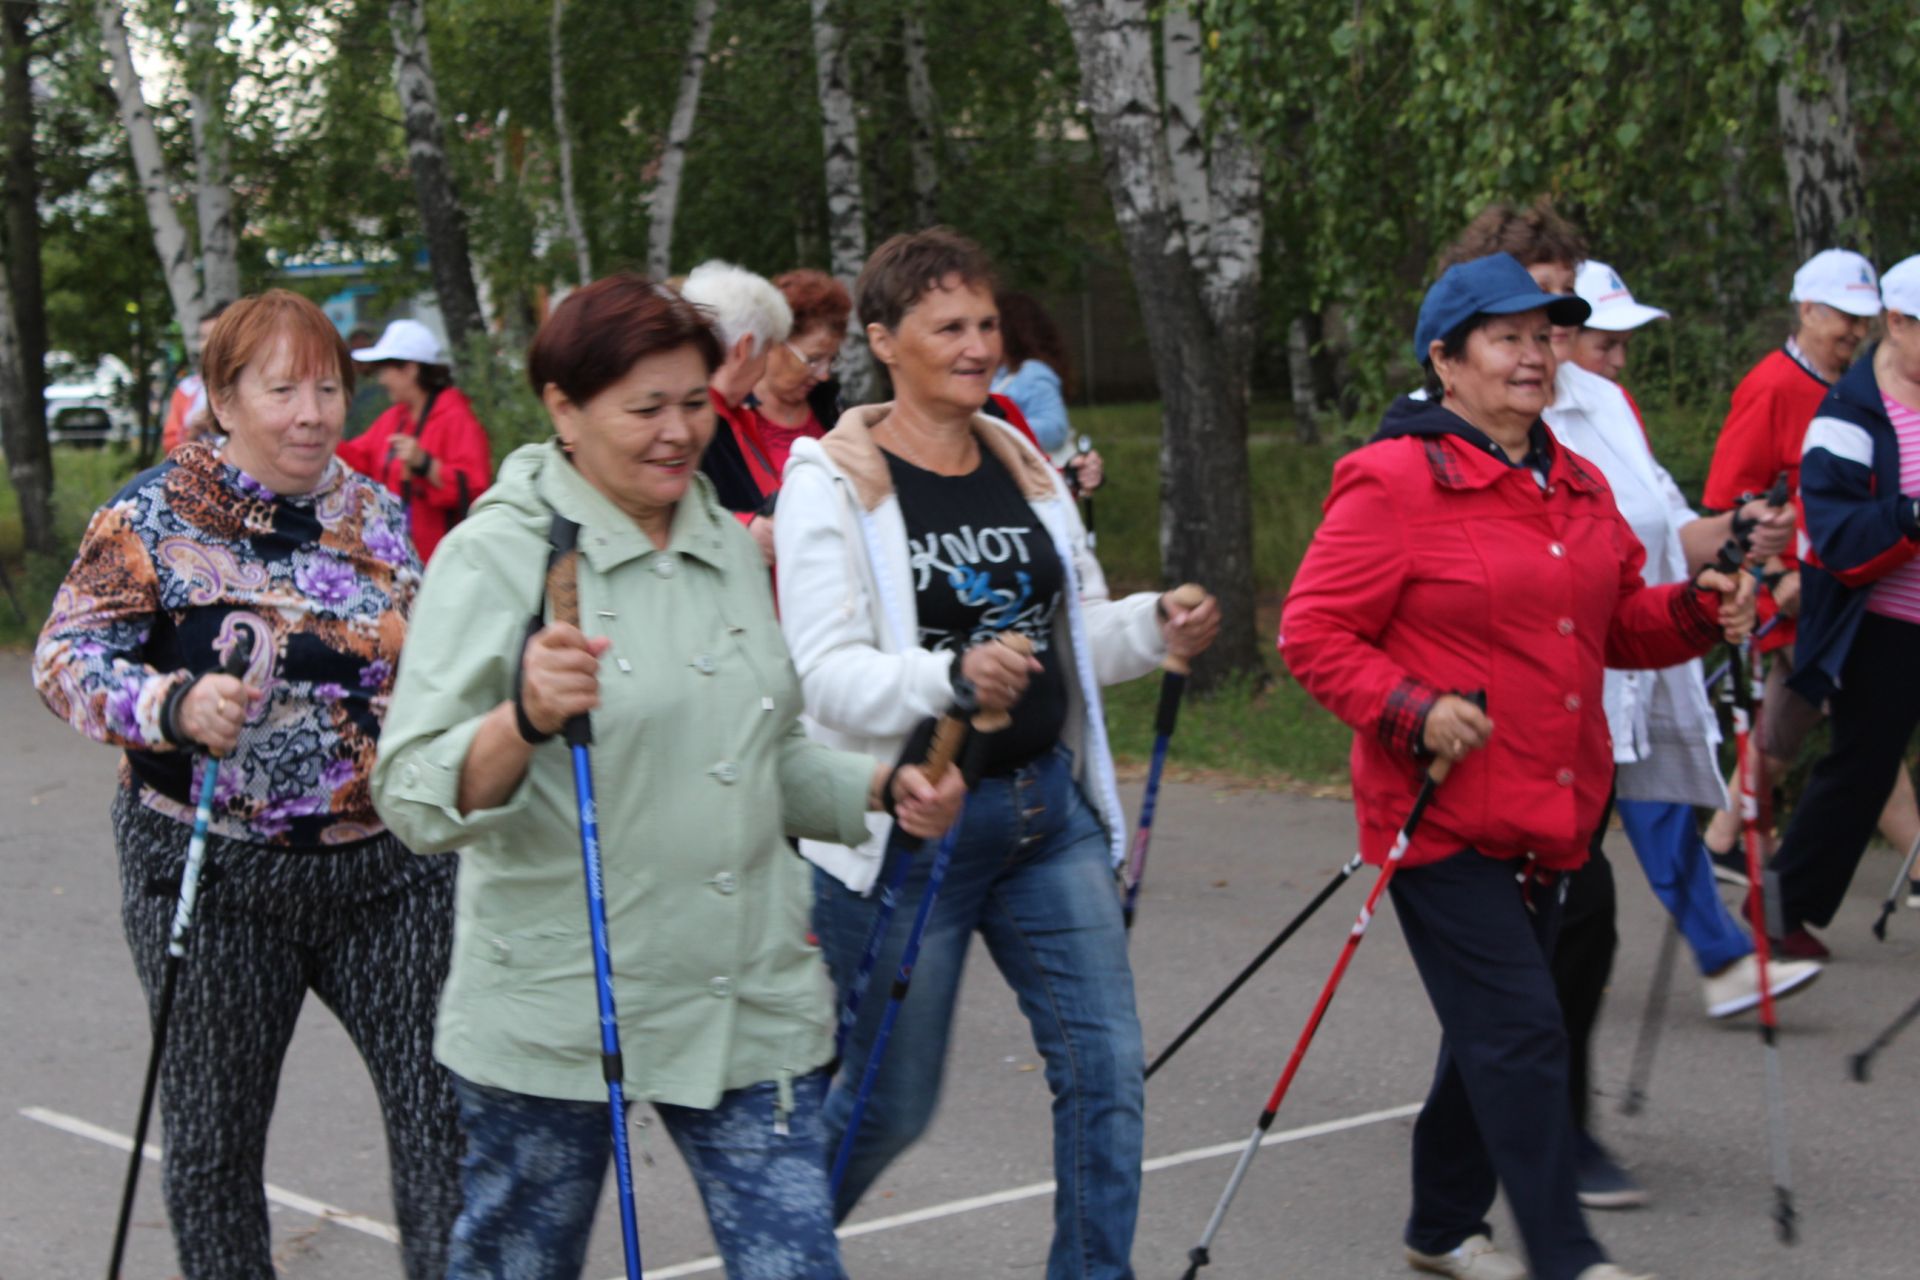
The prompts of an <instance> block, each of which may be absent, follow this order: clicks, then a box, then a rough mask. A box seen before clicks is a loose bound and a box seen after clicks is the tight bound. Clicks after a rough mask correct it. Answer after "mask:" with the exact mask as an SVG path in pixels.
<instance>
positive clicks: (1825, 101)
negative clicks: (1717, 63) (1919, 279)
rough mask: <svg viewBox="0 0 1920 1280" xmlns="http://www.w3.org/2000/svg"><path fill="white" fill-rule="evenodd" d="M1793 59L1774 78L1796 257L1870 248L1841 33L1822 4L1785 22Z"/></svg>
mask: <svg viewBox="0 0 1920 1280" xmlns="http://www.w3.org/2000/svg"><path fill="white" fill-rule="evenodd" d="M1791 21H1792V22H1793V24H1794V27H1795V29H1796V30H1795V36H1796V40H1797V43H1798V45H1799V50H1800V56H1799V57H1798V58H1796V59H1794V60H1793V62H1794V65H1793V66H1790V67H1789V68H1788V70H1787V71H1786V72H1785V73H1784V74H1783V75H1782V76H1781V79H1780V85H1779V89H1778V94H1779V102H1780V148H1781V151H1782V153H1783V155H1784V158H1785V160H1786V165H1787V195H1788V199H1789V200H1790V201H1791V203H1792V205H1793V238H1794V244H1795V246H1796V248H1797V249H1798V250H1799V254H1800V257H1801V258H1803V259H1804V258H1808V257H1811V256H1813V255H1814V254H1815V253H1818V252H1819V251H1820V250H1822V249H1829V248H1833V247H1836V246H1843V247H1850V248H1857V249H1859V250H1861V251H1862V252H1867V251H1869V250H1870V248H1871V241H1870V239H1869V237H1868V227H1867V199H1866V188H1865V184H1864V183H1863V182H1862V180H1861V177H1860V151H1859V148H1858V146H1857V145H1856V144H1855V141H1854V130H1853V109H1852V107H1851V106H1850V105H1849V103H1848V100H1847V63H1846V30H1845V28H1844V27H1843V26H1842V25H1841V22H1840V19H1839V18H1837V17H1834V16H1832V11H1831V10H1828V9H1827V8H1826V7H1825V6H1822V5H1807V6H1805V7H1804V8H1801V9H1800V10H1798V11H1797V12H1796V13H1795V14H1793V15H1792V18H1791Z"/></svg>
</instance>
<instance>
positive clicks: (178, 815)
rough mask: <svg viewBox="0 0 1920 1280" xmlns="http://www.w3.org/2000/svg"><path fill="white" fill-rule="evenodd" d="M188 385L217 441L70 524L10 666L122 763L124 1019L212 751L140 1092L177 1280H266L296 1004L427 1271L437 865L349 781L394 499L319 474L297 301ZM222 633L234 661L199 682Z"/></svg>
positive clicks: (440, 875) (155, 971)
mask: <svg viewBox="0 0 1920 1280" xmlns="http://www.w3.org/2000/svg"><path fill="white" fill-rule="evenodd" d="M203 367H204V373H205V378H206V383H207V390H208V393H209V398H210V403H211V406H212V409H213V412H214V414H215V415H216V417H217V418H218V419H219V425H220V429H221V433H222V434H224V435H225V436H226V443H225V445H224V446H216V445H214V444H212V443H209V442H206V441H199V442H195V443H192V444H189V445H187V446H185V447H183V448H181V449H179V450H176V451H175V452H174V453H173V455H172V457H171V458H170V459H169V460H168V461H167V462H166V463H165V464H164V465H162V466H160V467H158V468H156V469H154V470H152V471H149V472H147V473H145V474H144V475H141V476H139V477H137V478H135V479H134V480H133V482H132V483H130V484H129V485H128V486H127V487H126V488H125V489H124V490H122V491H121V492H120V493H119V495H118V496H116V497H115V498H114V499H113V500H112V501H111V502H109V503H108V504H107V505H106V506H104V507H102V508H101V509H100V510H99V511H98V512H97V513H95V515H94V517H93V522H92V524H91V525H90V526H89V527H88V529H87V534H86V538H85V540H84V541H83V542H82V544H81V547H80V554H79V557H78V558H77V559H76V560H75V561H74V565H73V568H72V569H71V570H69V571H68V574H67V579H66V582H65V583H64V584H63V585H62V586H61V588H60V592H59V595H58V597H57V598H56V600H55V603H54V609H53V614H52V616H51V617H50V618H49V619H48V621H47V625H46V629H45V630H44V631H42V632H41V635H40V642H39V646H38V648H37V649H36V650H35V652H34V682H35V684H36V685H38V687H39V689H40V695H41V697H42V698H44V699H45V700H46V703H47V706H48V707H49V708H51V709H52V710H53V712H54V713H55V714H56V715H58V716H60V717H61V718H62V719H64V720H66V721H67V722H68V723H70V724H72V725H73V727H74V728H76V729H78V730H79V731H80V732H82V733H84V734H86V735H87V736H88V737H90V738H94V739H97V740H99V741H101V742H105V743H110V744H112V745H114V746H117V747H121V748H123V749H124V752H125V754H124V756H123V760H122V767H121V773H120V776H121V786H120V791H119V794H118V796H117V797H116V798H115V800H114V804H113V824H114V835H115V838H116V840H117V842H118V845H119V852H120V880H121V895H122V898H121V916H122V919H123V921H124V923H125V927H126V933H127V942H128V945H129V947H130V948H131V949H132V951H133V960H134V967H135V969H136V970H137V971H138V973H139V976H140V981H141V985H142V986H143V987H144V988H145V989H146V992H147V997H148V999H149V1000H150V1001H152V1000H154V999H155V998H156V993H157V990H158V985H159V982H158V979H159V976H160V973H161V969H162V965H163V957H164V955H165V952H166V944H167V932H168V924H169V920H170V917H171V915H172V911H173V906H174V897H175V895H176V893H177V892H178V886H179V881H180V873H181V867H182V864H183V862H184V860H185V852H186V847H187V842H188V838H189V834H190V831H191V827H192V823H193V810H194V804H193V800H192V797H193V795H194V794H195V792H196V790H197V786H198V774H199V772H200V770H202V769H204V768H206V767H208V763H209V756H220V757H222V758H223V760H222V767H221V769H220V773H219V778H218V781H217V783H216V787H217V793H216V799H215V802H214V807H213V820H212V823H211V827H210V830H209V839H208V845H207V870H206V872H205V873H204V877H203V879H202V881H201V886H202V887H201V894H200V907H199V916H200V920H199V924H198V927H197V928H196V930H195V936H194V939H193V953H192V955H191V956H190V957H189V958H188V960H187V963H186V964H185V965H184V966H183V968H182V973H181V977H180V980H179V987H178V990H177V992H176V998H175V1002H174V1006H173V1011H172V1026H171V1029H170V1030H171V1035H170V1041H169V1044H168V1046H167V1047H168V1053H167V1055H166V1058H165V1065H164V1067H163V1070H162V1075H161V1090H160V1108H161V1117H162V1120H163V1122H164V1124H165V1130H166V1141H165V1147H166V1161H165V1177H164V1182H165V1190H166V1199H167V1209H168V1214H169V1216H170V1217H171V1219H172V1223H173V1231H174V1240H175V1244H176V1246H177V1248H178V1252H179V1258H180V1267H181V1271H182V1272H183V1273H184V1274H185V1275H186V1276H187V1277H188V1280H207V1278H209V1277H236V1278H238V1277H247V1278H248V1280H251V1278H252V1277H257V1276H262V1275H271V1274H273V1270H274V1265H273V1258H272V1250H271V1248H270V1245H269V1238H268V1226H267V1206H266V1200H265V1197H264V1194H263V1192H262V1189H261V1173H262V1163H263V1159H264V1156H265V1152H266V1137H267V1122H268V1119H269V1118H270V1116H271V1115H272V1112H273V1102H274V1093H275V1090H276V1088H277V1085H278V1082H279V1077H280V1064H281V1060H282V1058H283V1056H284V1055H285V1053H286V1048H287V1043H288V1040H289V1039H290V1038H291V1036H292V1034H293V1027H294V1021H295V1019H296V1018H297V1017H298V1015H299V1012H300V1005H301V1003H302V1002H303V1001H304V1000H305V998H306V994H307V992H308V991H309V990H311V991H313V992H314V993H315V994H316V995H318V996H319V997H320V999H321V1000H322V1001H323V1002H325V1003H326V1005H327V1006H328V1007H329V1008H330V1009H332V1010H333V1012H334V1014H335V1015H336V1016H337V1017H338V1018H339V1019H340V1021H341V1022H342V1023H343V1024H344V1025H345V1026H346V1029H347V1032H348V1034H349V1035H351V1036H352V1037H353V1041H354V1044H355V1045H356V1046H357V1047H358V1048H359V1050H360V1053H361V1056H362V1057H363V1058H364V1059H365V1060H366V1063H367V1068H368V1070H369V1072H370V1073H371V1074H372V1076H373V1083H374V1088H375V1090H376V1092H377V1093H378V1095H379V1098H380V1105H381V1110H382V1112H383V1113H384V1115H385V1117H386V1125H387V1140H388V1148H389V1152H390V1158H391V1165H392V1174H393V1197H394V1207H395V1209H396V1212H397V1215H398V1222H399V1226H400V1238H401V1253H402V1256H403V1259H404V1261H405V1265H406V1272H407V1275H408V1276H409V1277H411V1278H412V1280H425V1278H426V1277H438V1276H440V1275H441V1274H442V1273H443V1272H444V1270H445V1267H446V1246H447V1236H448V1232H449V1231H450V1229H451V1227H452V1224H453V1221H454V1219H455V1217H456V1216H457V1215H458V1212H459V1208H460V1187H459V1158H460V1151H461V1139H460V1134H459V1128H458V1123H457V1114H456V1109H455V1105H454V1100H453V1092H452V1086H451V1083H450V1082H449V1080H448V1077H447V1074H446V1072H445V1071H444V1070H443V1069H442V1068H441V1067H440V1066H439V1065H437V1064H436V1063H435V1062H434V1061H433V1055H432V1051H431V1043H432V1037H433V1016H434V1002H435V998H436V996H437V995H438V993H439V989H440V984H441V981H442V979H443V978H444V977H445V976H446V970H447V957H448V952H449V946H450V939H451V930H452V921H453V910H452V907H453V870H454V868H453V858H452V855H445V856H441V857H431V858H419V857H412V856H409V854H408V853H407V851H406V850H405V849H403V848H402V847H401V846H400V844H399V842H398V841H397V840H395V839H394V838H393V836H391V835H389V834H388V833H387V831H386V829H385V827H384V826H382V824H381V821H380V818H379V816H378V815H377V814H376V813H375V812H374V809H373V803H372V797H371V794H370V792H369V789H368V774H369V773H370V772H371V770H372V768H373V761H374V747H375V744H376V742H377V741H378V738H379V733H380V722H381V720H382V718H383V717H384V715H385V712H386V707H387V699H388V696H389V695H390V693H391V691H392V687H393V678H394V664H395V661H396V659H397V658H398V657H399V655H400V647H401V644H402V642H403V641H404V640H405V639H406V631H407V613H408V610H409V608H410V607H411V605H412V602H413V597H414V593H415V591H416V590H417V588H418V586H419V578H420V565H419V561H418V559H417V558H416V557H415V556H414V553H413V550H412V547H411V544H410V543H409V542H408V540H407V538H406V534H405V524H404V517H403V515H402V513H401V510H400V507H399V505H398V503H397V502H396V501H395V500H394V498H393V497H392V496H390V495H389V494H388V493H387V492H386V490H385V489H383V488H382V487H381V486H379V485H378V484H376V483H374V482H373V481H371V480H368V479H366V478H365V477H363V476H361V475H359V474H358V473H356V472H354V471H353V470H351V469H350V468H348V467H347V466H345V465H344V464H342V463H341V462H340V461H338V460H337V459H336V458H335V457H334V446H335V445H336V444H338V443H339V440H340V431H341V426H342V423H343V422H344V420H345V417H346V407H347V402H348V400H349V398H350V397H351V395H352V392H353V374H352V366H351V364H350V363H349V362H348V359H347V349H346V346H345V344H344V343H342V342H341V341H340V336H339V334H338V333H337V332H335V330H334V328H333V325H332V324H331V322H329V321H328V320H327V318H326V316H325V315H324V314H323V313H322V312H321V311H320V309H319V308H318V307H315V306H314V305H313V304H312V303H311V302H308V301H306V300H305V299H303V298H300V297H297V296H296V295H294V294H291V293H286V292H283V291H279V290H275V291H272V292H269V293H266V294H263V295H261V296H259V297H257V298H249V299H244V300H242V301H241V302H239V303H236V304H235V305H234V306H233V307H231V308H229V309H228V310H227V311H226V313H225V314H224V315H222V316H221V318H220V321H219V323H218V324H217V325H216V326H215V328H214V330H213V332H212V334H211V335H209V337H208V341H207V345H206V351H205V356H204V361H203ZM243 635H245V636H248V637H250V638H251V640H252V642H253V643H252V654H253V656H252V660H251V663H250V666H249V667H248V669H247V671H246V673H245V674H244V676H243V677H240V678H235V677H233V676H229V675H224V674H221V673H220V667H221V664H222V662H223V660H224V659H225V657H226V655H227V654H229V653H230V652H232V651H233V650H234V648H235V646H236V645H238V644H239V643H241V637H242V636H243Z"/></svg>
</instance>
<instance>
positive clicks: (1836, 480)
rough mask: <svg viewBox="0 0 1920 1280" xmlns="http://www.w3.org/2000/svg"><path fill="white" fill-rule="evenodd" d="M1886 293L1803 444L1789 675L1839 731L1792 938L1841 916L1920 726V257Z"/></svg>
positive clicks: (1795, 905) (1817, 792)
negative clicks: (1873, 335) (1872, 331)
mask: <svg viewBox="0 0 1920 1280" xmlns="http://www.w3.org/2000/svg"><path fill="white" fill-rule="evenodd" d="M1881 290H1882V294H1883V296H1884V297H1885V299H1886V336H1885V337H1884V338H1883V339H1882V340H1881V341H1880V342H1878V343H1876V344H1875V345H1874V346H1873V347H1871V348H1870V349H1869V350H1868V351H1867V354H1866V356H1865V357H1864V358H1863V359H1862V360H1861V361H1860V362H1859V363H1858V364H1856V365H1854V366H1853V368H1852V369H1851V370H1849V371H1848V372H1847V374H1846V375H1845V376H1844V377H1842V378H1841V379H1840V381H1839V383H1838V384H1837V385H1836V386H1835V387H1834V388H1833V390H1831V391H1829V392H1828V393H1827V396H1826V399H1825V400H1823V401H1822V402H1821V404H1820V410H1819V413H1818V414H1817V415H1816V416H1815V417H1814V419H1813V422H1812V424H1811V425H1810V426H1808V428H1807V434H1806V444H1805V449H1804V452H1803V453H1802V455H1801V464H1800V493H1801V499H1802V501H1803V503H1804V504H1805V510H1806V524H1807V544H1808V547H1809V548H1810V552H1809V554H1808V555H1807V559H1806V564H1805V566H1804V567H1803V569H1802V573H1803V574H1804V576H1805V595H1804V596H1803V600H1804V601H1805V605H1804V608H1803V609H1802V611H1801V614H1800V635H1799V639H1798V641H1797V642H1796V644H1797V648H1798V659H1797V661H1796V662H1795V664H1794V671H1793V676H1792V679H1791V682H1790V683H1791V687H1792V688H1793V689H1794V690H1795V691H1796V692H1798V693H1799V694H1801V695H1802V696H1804V697H1805V698H1806V699H1807V700H1808V701H1809V702H1811V703H1813V704H1815V705H1818V704H1819V703H1820V702H1822V701H1823V700H1824V701H1826V702H1827V704H1828V706H1829V708H1830V710H1831V715H1832V720H1833V741H1832V745H1831V746H1830V747H1829V748H1828V749H1827V753H1826V755H1824V756H1823V757H1821V759H1820V761H1819V763H1818V764H1816V765H1814V767H1813V773H1812V776H1810V777H1809V778H1808V779H1807V789H1806V791H1805V793H1804V794H1803V795H1802V796H1801V798H1800V804H1799V806H1798V807H1797V808H1795V810H1794V813H1793V820H1792V822H1790V823H1789V824H1788V826H1787V832H1786V836H1785V838H1784V839H1783V840H1782V841H1781V843H1780V853H1779V856H1778V857H1777V858H1775V859H1774V868H1775V870H1776V871H1778V873H1779V877H1780V912H1781V918H1782V921H1783V923H1784V925H1785V928H1786V930H1787V933H1788V936H1792V935H1793V934H1794V933H1795V932H1796V931H1804V926H1805V925H1807V924H1809V923H1811V924H1816V925H1825V924H1827V923H1828V922H1829V921H1831V920H1832V919H1833V915H1834V912H1835V911H1836V910H1837V909H1838V908H1839V906H1840V902H1841V900H1842V899H1843V898H1844V897H1845V896H1846V892H1847V885H1848V883H1849V882H1850V881H1851V880H1852V879H1853V873H1854V870H1855V868H1857V867H1858V866H1859V865H1860V855H1861V853H1862V852H1864V851H1865V849H1866V844H1867V839H1868V837H1870V836H1871V835H1872V834H1873V814H1874V807H1875V805H1876V804H1877V803H1878V802H1879V800H1880V798H1881V797H1882V796H1884V795H1886V793H1887V788H1888V787H1889V786H1890V785H1892V784H1893V783H1894V782H1895V780H1896V779H1901V778H1904V777H1905V775H1906V769H1905V767H1904V764H1903V757H1904V756H1905V753H1906V749H1907V744H1908V742H1909V741H1910V740H1911V739H1912V737H1913V731H1914V728H1915V726H1916V725H1920V667H1916V666H1915V664H1914V661H1913V655H1914V653H1915V652H1916V650H1920V558H1916V557H1920V256H1915V257H1911V258H1908V259H1906V260H1905V261H1904V262H1902V263H1900V264H1899V265H1898V266H1895V267H1894V268H1893V269H1892V270H1891V271H1889V272H1887V275H1886V279H1885V280H1884V281H1883V282H1882V285H1881Z"/></svg>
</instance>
